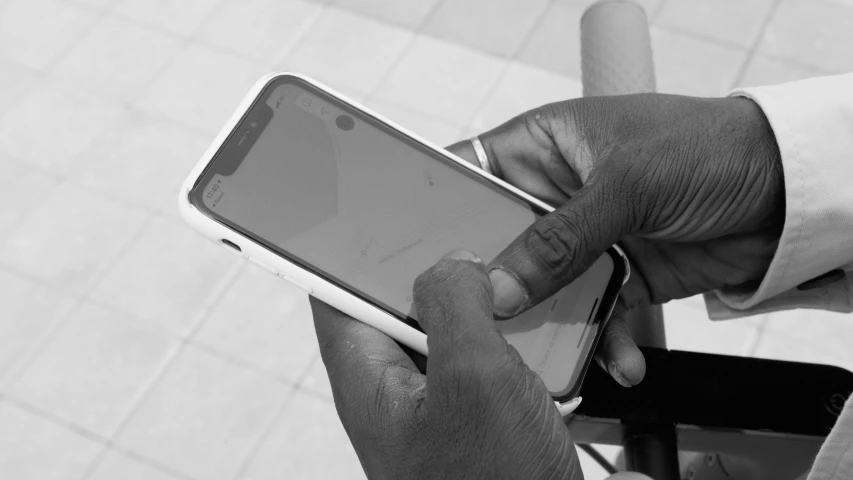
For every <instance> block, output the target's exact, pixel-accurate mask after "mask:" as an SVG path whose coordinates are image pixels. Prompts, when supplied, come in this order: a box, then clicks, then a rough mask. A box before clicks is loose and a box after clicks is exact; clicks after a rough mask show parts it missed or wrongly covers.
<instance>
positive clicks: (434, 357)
mask: <svg viewBox="0 0 853 480" xmlns="http://www.w3.org/2000/svg"><path fill="white" fill-rule="evenodd" d="M491 303H492V288H491V284H490V282H489V279H488V276H487V274H486V269H485V266H484V265H483V264H482V261H481V260H479V259H478V258H477V257H476V256H475V255H472V254H470V253H468V252H462V251H457V252H454V253H453V254H451V256H448V257H445V258H444V259H442V260H441V261H440V262H439V263H438V264H436V265H435V266H434V267H433V268H431V269H430V270H428V271H427V272H425V273H423V274H422V275H421V276H420V277H419V278H418V279H417V281H416V282H415V289H414V305H415V308H416V310H417V315H418V318H419V319H420V320H419V321H420V324H421V326H422V327H423V329H424V331H425V332H426V333H427V338H428V343H429V349H430V355H429V357H428V359H427V372H428V373H427V374H422V373H421V372H420V371H419V370H418V368H417V367H416V365H415V364H414V362H413V361H412V359H411V358H410V357H409V356H408V355H407V354H406V353H404V352H403V350H402V349H401V348H400V347H399V346H398V345H397V344H396V343H394V341H393V340H391V339H390V338H388V337H387V336H386V335H384V334H383V333H381V332H379V331H378V330H375V329H373V328H372V327H369V326H367V325H365V324H363V323H361V322H358V321H355V320H353V319H351V318H350V317H348V316H346V315H344V314H342V313H341V312H339V311H337V310H335V309H333V308H331V307H329V306H327V305H325V304H323V303H322V302H319V301H317V300H316V299H313V298H312V299H311V306H312V308H313V310H314V318H315V325H316V328H317V336H318V338H319V340H320V347H321V353H322V355H323V361H324V362H325V364H326V368H327V370H328V373H329V378H330V380H331V383H332V391H333V394H334V397H335V405H336V406H337V408H338V415H339V416H340V418H341V422H342V423H343V425H344V428H345V429H346V431H347V434H348V435H349V437H350V440H351V441H352V444H353V446H354V447H355V449H356V452H357V453H358V456H359V459H360V460H361V463H362V466H363V467H364V470H365V472H366V473H367V475H368V477H369V478H371V479H389V480H390V479H411V480H421V479H490V480H491V479H516V478H525V479H555V480H556V479H582V478H583V474H582V472H581V470H580V467H579V464H578V459H577V453H576V452H575V447H574V445H573V444H572V441H571V438H570V437H569V432H568V429H566V427H565V425H564V424H563V422H562V419H561V417H560V414H559V413H558V411H557V408H556V407H555V405H554V402H553V401H552V400H551V397H550V395H549V394H548V391H547V389H546V388H545V385H544V384H543V383H542V381H541V380H540V379H539V376H538V375H536V374H535V373H534V372H533V371H532V370H530V369H529V368H528V367H527V366H526V365H525V364H524V362H523V361H522V359H521V357H520V356H519V354H518V352H517V351H516V350H515V349H514V348H512V347H511V346H509V345H508V344H507V343H506V340H504V338H503V336H501V334H500V332H499V331H498V330H497V328H496V326H495V323H494V320H493V318H492V313H491V312H492V308H491V307H492V305H491Z"/></svg>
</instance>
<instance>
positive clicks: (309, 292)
mask: <svg viewBox="0 0 853 480" xmlns="http://www.w3.org/2000/svg"><path fill="white" fill-rule="evenodd" d="M279 276H280V277H281V278H282V280H285V281H287V282H288V283H290V284H291V285H293V286H294V287H296V288H298V289H300V290H302V291H303V292H305V293H307V294H308V295H313V294H314V290H313V289H311V287H306V286H305V285H302V284H301V283H299V282H297V281H296V280H294V279H292V278H290V277H285V276H284V275H279Z"/></svg>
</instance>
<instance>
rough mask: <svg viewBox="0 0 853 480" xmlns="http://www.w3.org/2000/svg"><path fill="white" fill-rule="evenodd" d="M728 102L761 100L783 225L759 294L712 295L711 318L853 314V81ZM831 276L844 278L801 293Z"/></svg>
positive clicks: (789, 87) (833, 80) (775, 89)
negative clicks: (780, 174)
mask: <svg viewBox="0 0 853 480" xmlns="http://www.w3.org/2000/svg"><path fill="white" fill-rule="evenodd" d="M729 95H730V96H741V97H747V98H750V99H752V100H753V101H755V102H756V103H757V104H758V105H759V106H760V107H761V109H762V110H763V111H764V114H765V116H766V117H767V119H768V120H769V122H770V125H771V127H772V128H773V132H774V134H775V135H776V142H777V143H778V145H779V150H780V152H781V154H782V167H783V170H784V175H785V200H786V211H785V226H784V229H783V231H782V236H781V238H780V240H779V247H778V249H777V251H776V255H775V257H774V258H773V261H772V262H771V264H770V268H769V269H768V270H767V274H766V275H765V277H764V280H763V281H762V282H761V284H760V285H759V287H758V289H757V290H755V291H753V292H735V291H728V290H720V291H716V292H713V293H711V294H706V295H705V300H706V306H707V308H708V313H709V315H710V317H711V318H712V319H725V318H734V317H741V316H747V315H754V314H758V313H765V312H771V311H776V310H784V309H792V308H819V309H826V310H834V311H838V312H851V311H853V272H851V270H853V74H844V75H836V76H831V77H821V78H813V79H808V80H802V81H798V82H791V83H786V84H782V85H775V86H768V87H755V88H742V89H737V90H734V91H732V92H731V93H730V94H729ZM833 270H841V271H844V273H845V276H844V278H840V275H835V277H836V278H838V280H837V281H835V282H833V283H830V284H828V285H824V286H822V287H819V288H813V289H808V290H798V289H797V286H798V285H801V284H803V283H804V282H807V281H809V280H811V279H814V278H816V277H819V276H821V275H824V274H826V273H828V272H831V271H833ZM836 273H838V272H836Z"/></svg>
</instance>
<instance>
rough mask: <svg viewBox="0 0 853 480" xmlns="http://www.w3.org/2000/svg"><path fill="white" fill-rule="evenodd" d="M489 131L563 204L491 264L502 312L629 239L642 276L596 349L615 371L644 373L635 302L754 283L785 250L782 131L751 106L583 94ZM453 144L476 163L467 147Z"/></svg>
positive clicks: (530, 178) (492, 146) (548, 197)
mask: <svg viewBox="0 0 853 480" xmlns="http://www.w3.org/2000/svg"><path fill="white" fill-rule="evenodd" d="M480 138H481V140H482V142H483V145H484V147H485V149H486V151H487V152H488V154H489V157H490V159H491V161H492V163H493V167H494V169H495V170H496V174H497V175H498V176H499V177H501V178H502V179H504V180H505V181H507V182H509V183H511V184H513V185H515V186H517V187H519V188H521V189H522V190H525V191H527V192H528V193H530V194H532V195H533V196H536V197H538V198H540V199H542V200H544V201H546V202H548V203H550V204H552V205H554V206H557V207H558V208H557V210H556V211H555V212H553V213H551V214H550V215H547V216H546V217H543V218H542V219H541V220H540V221H539V222H537V223H536V224H534V225H533V226H531V227H530V228H529V229H528V230H527V231H526V232H524V234H522V235H521V236H520V237H519V238H518V239H517V240H516V241H515V242H514V243H513V244H512V245H511V246H510V247H509V248H507V250H505V251H504V252H503V253H502V254H501V255H499V256H498V258H497V259H496V260H495V261H493V262H492V264H491V266H490V267H491V268H494V269H496V270H493V271H492V272H491V277H492V281H493V283H494V284H495V288H496V291H497V292H498V294H497V298H496V299H495V304H496V312H495V313H496V314H498V315H499V316H501V315H503V316H508V315H510V314H512V313H516V312H518V311H523V310H524V309H526V308H529V307H531V306H533V305H535V304H536V303H538V302H540V301H542V300H544V299H545V298H548V297H549V296H551V295H552V294H553V293H555V292H556V291H558V290H559V289H560V288H562V287H563V286H565V285H567V284H568V283H570V282H571V281H572V280H574V279H575V278H576V277H577V276H579V275H580V274H581V273H583V272H584V271H585V270H586V269H587V268H588V267H589V266H590V265H591V264H592V263H593V262H594V261H595V260H596V259H597V258H598V257H599V256H600V255H601V254H602V253H603V252H604V251H605V250H606V249H607V248H608V247H609V246H610V245H613V244H614V243H617V242H618V243H619V244H620V245H621V246H622V247H623V249H624V250H625V251H626V253H627V255H628V257H629V259H630V261H631V265H632V276H631V279H630V281H629V282H628V284H626V285H625V286H624V288H623V290H622V292H621V294H620V300H619V304H618V305H617V308H616V310H615V311H614V314H613V316H612V317H611V320H610V322H609V324H608V327H607V329H606V331H605V334H604V337H603V338H602V342H601V343H600V344H599V348H598V351H597V357H598V360H599V363H601V364H605V365H610V366H615V368H610V371H611V374H614V377H617V379H618V380H620V383H623V384H626V385H633V384H636V383H638V382H639V381H640V380H642V377H643V375H644V373H645V363H644V361H643V359H642V355H641V354H640V352H639V350H638V349H637V348H636V346H635V345H634V343H633V341H632V340H631V338H630V334H629V333H628V329H627V326H626V324H625V322H624V317H625V314H626V312H627V311H628V310H629V309H631V308H634V307H637V306H645V305H652V304H660V303H665V302H667V301H669V300H672V299H678V298H684V297H688V296H692V295H695V294H698V293H703V292H708V291H711V290H716V289H722V288H728V289H733V290H738V289H750V288H754V287H755V286H756V285H757V284H758V283H759V282H760V281H761V279H762V278H763V276H764V273H765V272H766V271H767V267H768V266H769V264H770V261H771V260H772V258H773V255H774V254H775V251H776V246H777V245H778V239H779V236H780V234H781V230H782V226H783V223H784V218H785V199H784V198H785V197H784V177H783V171H782V166H781V160H780V156H779V151H778V147H777V145H776V141H775V138H774V136H773V133H772V131H771V129H770V126H769V124H768V122H767V120H766V118H765V117H764V114H763V113H762V112H761V110H760V108H759V107H758V106H757V105H756V104H755V103H753V102H752V101H751V100H748V99H745V98H714V99H700V98H691V97H683V96H676V95H659V94H643V95H628V96H622V97H597V98H596V97H593V98H583V99H576V100H569V101H566V102H560V103H555V104H550V105H546V106H544V107H541V108H539V109H536V110H532V111H530V112H527V113H525V114H523V115H521V116H519V117H516V118H515V119H513V120H511V121H509V122H507V123H505V124H504V125H501V126H500V127H498V128H496V129H494V130H492V131H490V132H486V133H485V134H483V135H481V136H480ZM450 149H451V150H452V151H453V152H454V153H457V154H458V155H460V156H462V157H463V158H465V159H466V160H468V161H469V162H472V163H474V162H476V156H475V155H474V153H473V149H472V148H471V147H470V145H469V143H468V142H460V143H458V144H456V145H453V146H451V147H450ZM506 279H510V280H515V281H516V282H517V283H518V284H520V286H521V287H522V290H523V293H524V295H522V296H521V297H519V298H526V301H525V302H524V304H523V305H518V303H517V302H509V304H508V305H506V304H505V302H504V301H503V299H505V298H507V297H511V296H512V295H504V294H503V293H504V292H505V291H507V290H506V289H507V287H506V286H505V284H507V282H503V283H499V281H500V280H506ZM512 283H513V282H509V284H512ZM502 297H503V298H502ZM519 308H520V309H521V310H518V309H519ZM619 377H621V378H619Z"/></svg>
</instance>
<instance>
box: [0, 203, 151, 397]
mask: <svg viewBox="0 0 853 480" xmlns="http://www.w3.org/2000/svg"><path fill="white" fill-rule="evenodd" d="M152 218H153V217H152V216H151V215H148V216H147V217H146V218H145V220H143V221H142V225H140V227H139V228H138V229H137V231H136V233H135V234H134V235H133V236H131V238H130V239H129V240H128V241H127V242H126V243H125V244H124V245H122V246H121V247H120V248H119V249H118V250H117V251H116V253H115V254H114V255H113V257H112V258H110V259H108V261H107V262H106V263H107V265H106V266H105V267H104V268H103V269H102V270H101V272H100V273H99V274H98V275H97V276H95V277H94V278H93V279H92V280H91V281H90V282H89V285H87V286H86V288H84V289H83V291H82V292H81V293H79V294H76V295H67V294H66V296H68V297H71V298H73V299H74V300H75V302H76V303H75V305H74V306H73V307H72V308H70V309H69V311H68V312H66V313H65V314H63V315H61V316H60V319H57V320H56V321H55V322H54V324H53V325H51V326H50V328H49V330H48V331H47V332H45V334H44V335H43V336H42V337H41V338H39V339H38V340H37V341H36V344H35V346H34V347H33V348H32V350H30V351H29V352H28V354H27V356H26V359H25V360H24V361H23V362H21V363H20V364H18V366H17V367H16V368H14V369H13V370H12V371H11V372H10V373H9V374H8V375H7V376H6V379H5V380H4V381H3V383H2V385H0V388H2V389H3V390H5V389H7V388H9V387H11V386H12V385H14V384H15V383H16V382H18V381H19V380H20V377H21V375H23V374H24V373H25V372H26V371H27V370H28V369H29V368H30V367H31V366H32V364H33V363H34V362H35V361H36V359H37V358H38V356H39V355H41V353H42V352H43V351H44V349H45V348H47V346H48V345H49V344H50V342H51V341H52V340H53V339H54V338H55V337H56V335H57V334H58V333H59V332H60V331H61V330H62V328H63V327H64V326H65V324H66V323H67V322H68V321H69V319H70V318H71V314H72V313H74V312H76V311H77V309H79V308H80V307H81V306H82V304H83V302H84V301H85V300H86V299H87V298H88V295H89V293H90V292H91V291H92V290H94V289H95V288H96V286H97V285H98V284H100V282H101V281H103V279H104V278H106V276H107V273H108V272H109V271H111V269H112V268H113V267H114V266H115V265H116V264H117V263H118V261H119V260H120V259H121V258H122V257H123V256H124V254H126V253H127V252H128V251H129V250H130V248H131V247H132V246H133V245H134V244H135V243H136V242H137V241H138V240H139V238H141V236H142V232H143V231H145V230H146V229H147V228H148V226H149V225H150V223H151V221H152ZM4 270H8V268H4ZM12 271H13V272H15V273H18V274H19V276H21V277H23V278H31V277H29V276H25V275H21V273H23V272H18V271H17V270H16V269H12ZM38 284H39V285H41V283H40V282H39V283H38Z"/></svg>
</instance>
